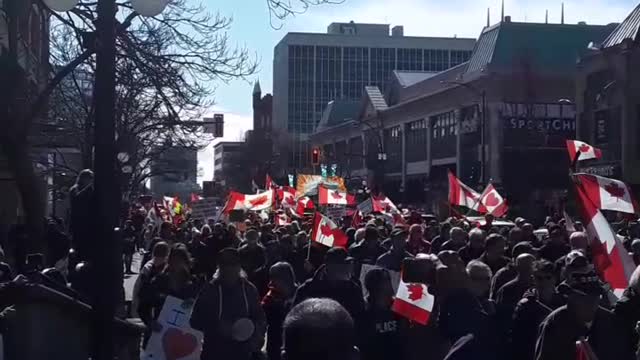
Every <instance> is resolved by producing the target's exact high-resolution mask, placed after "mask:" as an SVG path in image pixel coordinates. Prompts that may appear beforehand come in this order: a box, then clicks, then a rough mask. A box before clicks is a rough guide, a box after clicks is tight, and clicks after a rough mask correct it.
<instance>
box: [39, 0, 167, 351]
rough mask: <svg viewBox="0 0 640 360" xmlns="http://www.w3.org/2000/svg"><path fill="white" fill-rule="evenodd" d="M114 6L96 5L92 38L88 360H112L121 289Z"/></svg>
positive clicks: (65, 0) (56, 5)
mask: <svg viewBox="0 0 640 360" xmlns="http://www.w3.org/2000/svg"><path fill="white" fill-rule="evenodd" d="M168 1H169V0H132V6H133V7H134V10H136V11H138V10H140V11H139V14H141V15H144V14H151V15H157V14H159V13H160V12H162V10H163V9H164V8H165V7H166V6H167V5H168ZM44 2H45V5H46V6H48V7H49V8H50V9H52V10H55V11H68V10H71V9H73V7H74V6H75V5H77V4H78V3H79V0H44ZM117 10H118V8H117V4H116V0H98V1H97V8H96V12H97V18H96V20H95V26H96V29H95V33H96V35H97V38H98V39H99V41H97V42H96V44H95V48H96V68H95V84H94V90H93V98H94V100H95V108H94V114H95V119H94V124H95V125H94V126H95V127H94V149H95V150H94V151H95V153H94V156H95V162H94V174H95V177H94V178H95V183H94V199H93V200H94V209H95V216H94V218H95V219H96V221H95V224H93V225H94V229H95V232H94V233H95V235H96V236H95V237H94V239H93V240H94V242H93V246H92V249H91V250H92V251H91V254H90V257H89V264H90V267H89V268H90V269H91V270H90V271H91V276H92V281H93V282H95V283H96V284H100V286H95V287H94V289H95V290H94V291H93V293H92V294H91V295H92V299H91V300H92V301H91V304H92V308H93V311H92V322H91V330H92V336H93V340H94V341H93V345H94V346H93V348H92V359H95V360H107V359H108V360H111V359H113V357H114V339H115V336H114V335H115V334H114V331H113V319H114V315H115V312H116V308H117V306H118V303H119V301H120V299H119V294H120V293H121V290H122V286H123V279H122V259H121V251H119V245H118V242H117V240H116V236H115V235H116V233H115V228H116V226H118V218H119V214H120V211H119V210H120V199H121V196H120V189H119V187H118V176H119V174H118V172H117V171H116V169H117V160H116V124H115V106H116V97H115V88H116V26H117V20H116V13H117Z"/></svg>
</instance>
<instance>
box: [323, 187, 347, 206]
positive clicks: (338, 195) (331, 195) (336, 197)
mask: <svg viewBox="0 0 640 360" xmlns="http://www.w3.org/2000/svg"><path fill="white" fill-rule="evenodd" d="M318 202H319V204H320V205H323V206H324V205H347V203H348V201H347V193H346V192H344V191H340V190H332V189H328V188H326V187H324V186H318Z"/></svg>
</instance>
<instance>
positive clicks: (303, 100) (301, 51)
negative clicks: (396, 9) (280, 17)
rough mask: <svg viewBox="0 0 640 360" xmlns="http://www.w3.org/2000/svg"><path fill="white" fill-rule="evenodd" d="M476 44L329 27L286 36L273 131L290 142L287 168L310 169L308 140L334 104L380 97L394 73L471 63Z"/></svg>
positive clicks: (376, 28)
mask: <svg viewBox="0 0 640 360" xmlns="http://www.w3.org/2000/svg"><path fill="white" fill-rule="evenodd" d="M474 44H475V40H473V39H461V38H428V37H405V36H404V34H403V32H402V28H401V27H395V28H394V29H393V31H392V33H391V34H390V33H389V25H376V24H355V23H347V24H337V23H334V24H331V25H330V26H329V29H328V33H327V34H312V33H290V34H287V35H286V36H285V38H284V39H282V41H281V42H280V43H279V44H278V45H277V46H276V48H275V52H274V89H273V90H274V110H273V111H274V126H275V127H276V128H278V129H286V131H287V133H289V134H290V135H292V136H291V138H292V140H293V154H291V156H290V159H289V166H290V167H294V168H301V167H304V166H305V165H307V164H308V159H307V158H308V155H309V149H308V146H306V145H305V139H306V137H307V136H308V135H309V134H311V133H312V132H313V131H314V129H315V127H316V126H317V124H318V122H319V121H320V119H321V117H322V112H323V111H324V109H325V107H326V106H327V104H328V103H329V102H330V101H332V100H334V99H342V100H360V99H361V98H362V96H363V93H364V87H365V86H378V88H379V89H380V90H381V92H382V93H383V94H385V93H386V91H387V88H388V87H389V84H390V80H391V77H392V74H393V71H394V70H408V71H424V72H440V71H443V70H446V69H448V68H450V67H452V66H456V65H459V64H460V63H463V62H465V61H467V60H468V59H469V57H470V56H471V52H472V50H473V47H474Z"/></svg>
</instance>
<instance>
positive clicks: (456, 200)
mask: <svg viewBox="0 0 640 360" xmlns="http://www.w3.org/2000/svg"><path fill="white" fill-rule="evenodd" d="M449 204H451V205H457V206H464V207H467V208H469V209H472V210H476V211H478V210H479V208H480V194H478V193H477V192H475V191H474V190H473V189H471V188H470V187H468V186H467V185H465V184H464V183H463V182H462V181H460V179H458V178H457V177H456V176H455V175H453V174H452V173H451V171H449Z"/></svg>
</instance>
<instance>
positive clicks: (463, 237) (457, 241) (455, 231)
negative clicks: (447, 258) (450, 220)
mask: <svg viewBox="0 0 640 360" xmlns="http://www.w3.org/2000/svg"><path fill="white" fill-rule="evenodd" d="M449 237H450V239H451V240H449V241H447V242H445V243H444V244H442V247H441V248H440V251H445V250H453V251H459V250H460V249H462V248H463V247H465V245H467V233H466V232H465V231H464V230H462V229H461V228H459V227H454V228H451V231H449Z"/></svg>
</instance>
